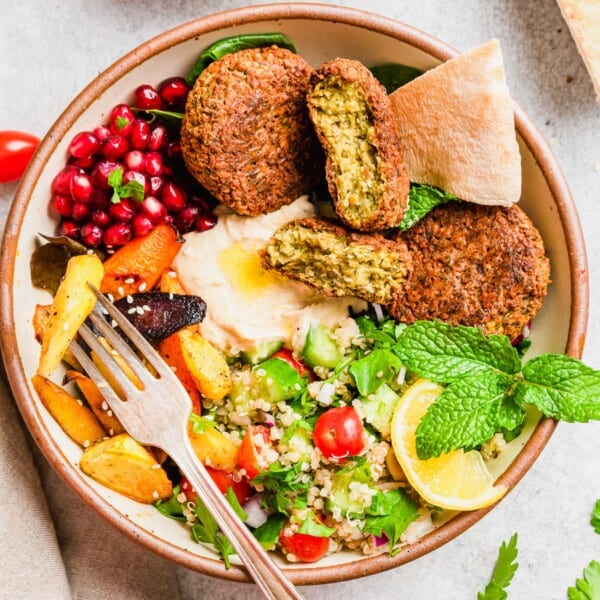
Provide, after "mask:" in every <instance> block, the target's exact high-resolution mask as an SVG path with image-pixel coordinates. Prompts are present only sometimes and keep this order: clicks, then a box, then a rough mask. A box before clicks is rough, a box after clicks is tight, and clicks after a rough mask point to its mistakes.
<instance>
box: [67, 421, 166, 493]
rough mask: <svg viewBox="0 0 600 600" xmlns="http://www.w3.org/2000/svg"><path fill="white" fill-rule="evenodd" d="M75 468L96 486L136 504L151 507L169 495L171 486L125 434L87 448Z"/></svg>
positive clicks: (164, 475)
mask: <svg viewBox="0 0 600 600" xmlns="http://www.w3.org/2000/svg"><path fill="white" fill-rule="evenodd" d="M79 466H80V467H81V470H82V471H83V472H84V473H86V474H87V475H89V476H90V477H92V478H93V479H95V480H96V481H97V482H98V483H101V484H102V485H105V486H106V487H108V488H110V489H111V490H114V491H115V492H118V493H119V494H123V495H124V496H127V497H129V498H132V499H133V500H137V501H138V502H143V503H145V504H152V503H153V502H156V501H157V500H166V499H167V498H170V497H171V495H172V494H173V485H172V484H171V481H170V480H169V478H168V477H167V474H166V472H165V471H164V469H162V467H161V466H160V465H159V463H158V462H156V460H155V459H154V456H153V455H152V454H151V453H150V452H149V451H148V450H147V449H146V448H144V446H142V445H141V444H139V443H138V442H136V441H135V440H134V439H133V438H132V437H131V436H129V435H128V434H126V433H121V434H120V435H116V436H114V437H111V438H108V439H106V440H104V441H102V442H99V443H98V444H95V445H93V446H90V447H89V448H87V449H86V450H85V451H84V453H83V456H82V457H81V460H80V461H79Z"/></svg>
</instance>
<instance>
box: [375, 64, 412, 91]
mask: <svg viewBox="0 0 600 600" xmlns="http://www.w3.org/2000/svg"><path fill="white" fill-rule="evenodd" d="M369 70H370V71H371V73H373V75H375V77H376V78H377V79H378V80H379V83H381V85H383V87H384V88H385V90H386V92H387V93H388V94H391V93H392V92H393V91H395V90H397V89H398V88H399V87H402V86H403V85H405V84H406V83H408V82H409V81H412V80H413V79H415V78H416V77H418V76H419V75H422V74H423V71H421V69H415V68H414V67H409V66H408V65H402V64H400V63H386V64H384V65H377V66H375V67H369Z"/></svg>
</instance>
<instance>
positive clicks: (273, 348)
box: [240, 340, 283, 365]
mask: <svg viewBox="0 0 600 600" xmlns="http://www.w3.org/2000/svg"><path fill="white" fill-rule="evenodd" d="M281 346H283V342H282V341H281V340H266V341H263V342H258V344H257V345H256V348H254V349H252V350H247V351H245V352H242V353H241V354H240V358H241V359H242V360H243V361H244V362H245V363H247V364H249V365H257V364H258V363H259V362H262V361H263V360H267V358H269V357H270V356H272V355H273V354H275V352H277V350H279V348H281Z"/></svg>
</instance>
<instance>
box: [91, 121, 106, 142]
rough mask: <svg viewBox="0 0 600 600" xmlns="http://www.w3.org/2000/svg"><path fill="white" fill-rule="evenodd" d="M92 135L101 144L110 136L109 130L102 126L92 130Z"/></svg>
mask: <svg viewBox="0 0 600 600" xmlns="http://www.w3.org/2000/svg"><path fill="white" fill-rule="evenodd" d="M94 135H95V136H96V139H97V140H98V142H99V143H102V142H103V141H104V140H105V139H106V138H107V137H108V136H109V135H110V129H109V128H108V127H105V126H104V125H99V126H98V127H96V129H94Z"/></svg>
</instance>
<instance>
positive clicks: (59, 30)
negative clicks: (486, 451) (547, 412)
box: [0, 0, 600, 600]
mask: <svg viewBox="0 0 600 600" xmlns="http://www.w3.org/2000/svg"><path fill="white" fill-rule="evenodd" d="M243 4H248V2H238V1H234V0H228V1H225V2H216V1H214V0H207V1H205V2H202V3H200V2H195V1H193V0H178V1H176V0H172V1H170V2H162V1H160V0H147V1H146V2H144V3H142V2H132V1H131V0H130V1H128V2H126V1H123V0H105V1H104V2H84V1H81V0H72V1H70V2H58V1H56V0H53V1H51V0H48V1H45V2H41V1H39V0H38V1H36V0H19V2H9V1H8V0H0V14H1V15H2V18H1V19H0V57H1V63H0V129H21V130H25V131H30V132H32V133H35V134H37V135H40V136H41V135H43V133H44V132H45V131H46V130H47V129H48V128H49V126H50V125H51V124H52V122H53V121H54V120H55V119H56V118H57V117H58V115H59V114H60V112H61V110H62V109H63V108H64V107H65V106H66V105H67V103H68V102H69V101H70V100H71V99H72V97H73V96H74V95H75V94H76V93H77V92H78V91H79V90H80V89H81V88H82V87H84V85H85V84H87V82H88V81H89V80H91V79H92V78H93V77H94V76H95V75H97V74H98V72H99V71H101V70H102V69H104V68H105V67H106V66H107V65H109V64H110V63H112V62H113V61H114V60H115V59H116V58H118V57H119V56H121V55H122V54H124V53H125V52H126V51H128V50H129V49H131V48H133V47H135V46H137V45H138V44H139V43H141V42H142V41H144V40H145V39H147V38H148V37H151V36H153V35H155V34H157V33H159V32H160V31H162V30H164V29H167V28H169V27H171V26H174V25H177V24H179V23H181V22H184V21H186V20H189V19H192V18H195V17H197V16H201V15H203V14H209V13H211V12H216V11H218V10H223V9H228V8H234V7H238V6H242V5H243ZM251 4H255V3H251ZM336 4H343V5H347V6H354V7H357V8H363V9H366V10H370V11H373V12H377V13H380V14H383V15H387V16H389V17H391V18H396V19H400V20H403V21H405V22H407V23H409V24H411V25H414V26H416V27H419V28H421V29H423V30H426V31H428V32H430V33H432V34H433V35H436V36H438V37H439V38H441V39H442V40H444V41H446V42H448V43H449V44H451V45H453V46H454V47H456V48H458V49H459V50H462V51H465V50H468V49H470V48H472V47H474V46H476V45H478V44H480V43H482V42H484V41H486V40H487V39H489V38H490V37H499V38H500V41H501V43H502V47H503V52H504V57H505V65H506V72H507V78H508V82H509V86H510V88H511V91H512V94H513V96H514V97H515V99H516V100H517V101H518V102H519V103H520V104H521V105H522V106H523V108H524V109H525V111H526V112H527V113H528V114H529V115H530V116H531V117H532V118H533V120H534V122H536V124H537V125H538V127H539V128H540V130H541V131H542V133H543V134H544V136H545V137H546V139H547V140H548V141H549V142H550V143H551V144H552V146H553V149H554V151H555V153H556V155H557V157H558V159H559V161H560V163H561V164H562V167H563V170H564V172H565V174H566V176H567V179H568V181H569V184H570V186H571V189H572V191H573V195H574V197H575V200H576V203H577V207H578V210H579V214H580V216H581V220H582V224H583V228H584V233H585V237H586V240H587V244H588V259H589V267H590V279H591V311H590V328H589V333H588V341H587V344H586V351H585V355H584V358H585V360H586V362H588V363H589V364H591V365H592V366H594V367H596V368H599V367H600V340H599V335H598V334H599V333H600V218H599V217H600V191H599V190H600V106H599V105H597V104H596V103H595V102H594V93H593V89H592V85H591V82H590V81H589V79H588V76H587V73H586V71H585V69H584V66H583V63H582V61H581V59H580V57H579V56H578V54H577V51H576V48H575V44H574V42H573V41H572V39H571V38H570V36H569V33H568V30H567V28H566V26H565V24H564V23H563V21H562V19H561V16H560V12H559V10H558V7H557V6H556V5H555V3H554V0H535V1H533V2H524V1H522V0H455V1H454V2H444V1H442V0H419V2H413V1H409V0H369V2H367V1H366V0H354V1H349V2H336ZM15 189H16V186H15V185H12V184H11V185H0V215H2V216H3V215H5V214H6V211H7V210H8V206H9V203H10V199H11V197H12V194H13V193H14V191H15ZM5 417H6V415H2V418H3V419H4V418H5ZM38 461H39V468H40V472H41V474H42V480H43V483H44V485H45V486H46V489H47V492H48V494H49V507H50V512H51V514H52V515H53V518H54V520H55V525H56V529H57V535H58V539H59V542H60V543H61V544H63V549H64V554H65V562H66V566H67V571H68V572H69V579H70V583H71V587H72V590H73V595H74V596H75V597H77V598H86V599H88V598H96V597H97V598H102V597H105V598H107V597H115V598H142V597H143V598H159V597H160V598H164V597H170V598H178V597H180V598H183V599H185V600H191V599H200V598H208V597H213V598H231V599H234V598H235V599H238V598H239V599H240V600H241V599H252V598H258V597H259V596H258V594H257V593H256V591H255V590H253V589H252V588H251V587H249V586H241V585H238V584H233V583H229V582H222V581H219V580H217V579H212V578H209V577H205V576H202V575H198V574H195V573H192V572H189V571H186V570H184V569H176V571H177V572H176V575H177V581H178V585H175V583H174V581H175V580H174V579H173V580H172V581H171V578H170V577H169V576H171V575H172V573H170V568H169V567H168V565H167V564H166V563H164V561H161V563H160V566H161V572H162V575H161V577H162V581H161V583H162V585H157V586H156V587H155V586H153V585H148V586H146V587H145V589H141V588H139V587H138V588H134V585H135V584H134V583H132V582H135V581H136V578H135V577H134V575H135V574H134V573H131V572H130V571H131V570H135V569H136V566H135V565H136V563H135V562H129V564H128V572H129V575H130V577H123V579H122V580H119V579H118V577H119V576H120V575H116V580H114V581H112V582H111V583H112V584H113V585H112V593H111V594H110V595H109V594H108V593H105V594H104V595H103V594H102V593H101V591H100V590H101V586H102V584H103V582H106V581H107V578H109V579H110V577H111V572H110V571H109V570H105V571H104V572H103V573H102V574H101V575H100V574H98V577H94V576H93V574H92V575H89V573H90V572H92V573H93V571H90V570H89V569H88V570H87V571H86V570H85V569H83V565H80V566H81V567H82V568H81V569H78V568H77V566H76V565H77V557H76V554H74V550H75V549H77V548H78V547H81V548H83V547H85V546H86V545H89V544H92V543H95V544H97V541H98V540H97V538H96V537H95V535H94V527H96V528H98V530H102V529H101V528H104V529H106V526H105V525H104V523H101V522H99V521H96V520H97V517H96V516H95V515H93V514H92V513H91V512H89V509H87V508H85V507H83V506H82V505H81V503H80V502H79V501H78V499H77V498H75V497H74V495H73V494H72V493H71V492H70V491H69V490H68V489H67V488H66V487H65V486H64V485H63V484H62V482H60V481H59V480H58V479H57V478H56V476H55V475H54V474H53V473H51V472H49V469H48V468H47V467H46V466H45V464H44V461H43V460H40V459H39V457H38ZM599 465H600V424H597V423H595V424H590V425H568V424H561V425H560V426H559V427H558V430H557V432H556V434H555V435H554V436H553V438H552V440H551V441H550V443H549V444H548V446H547V447H546V449H545V450H544V452H543V453H542V456H541V457H540V459H539V460H538V461H537V462H536V464H535V465H534V467H533V468H532V469H531V471H530V472H529V473H528V474H527V475H526V476H525V478H524V479H523V480H522V482H521V483H520V484H519V485H518V486H517V488H516V489H515V490H514V491H513V492H512V493H511V494H510V495H509V496H508V497H507V498H506V499H505V500H504V501H503V502H502V503H501V504H500V506H499V507H497V508H496V509H495V510H494V511H492V513H491V514H489V515H488V516H487V517H485V518H484V519H483V521H481V522H480V523H478V524H477V525H475V526H474V527H473V528H472V529H471V530H469V531H468V532H467V533H465V534H464V535H463V536H461V537H460V538H458V539H457V540H455V541H453V542H451V543H449V544H447V545H446V546H445V547H443V548H441V549H439V550H437V551H436V552H434V553H432V554H430V555H429V556H426V557H424V558H421V559H419V560H417V561H416V562H413V563H410V564H408V565H405V566H403V567H401V568H399V569H396V570H394V571H390V572H387V573H383V574H380V575H376V576H372V577H369V578H365V579H360V580H355V581H352V582H347V583H343V584H336V585H325V586H317V587H306V588H304V589H303V593H304V594H305V595H306V597H307V598H310V599H315V600H327V599H334V598H336V599H337V598H340V597H346V598H361V600H370V599H375V598H377V599H382V598H400V597H402V598H411V599H414V600H426V599H430V598H440V599H441V598H444V599H455V598H456V599H463V598H475V597H476V593H477V591H478V590H480V589H483V587H484V586H485V583H486V582H487V580H488V578H489V575H490V573H491V569H492V567H493V564H494V561H495V558H496V552H497V548H498V546H499V544H500V542H501V541H502V540H506V539H508V538H509V537H510V535H511V534H512V533H513V532H515V531H516V532H518V534H519V562H520V565H521V566H520V568H519V570H518V571H517V574H516V576H515V578H514V581H513V584H512V586H511V588H510V593H509V597H510V598H536V599H537V598H550V597H552V598H564V597H566V589H567V587H568V586H569V585H572V584H573V582H574V580H575V578H576V577H578V576H580V574H581V571H582V569H583V567H584V566H585V565H587V564H588V562H589V561H590V560H591V559H593V558H595V559H600V536H598V535H597V534H595V533H594V531H593V530H592V528H591V527H590V525H589V515H590V511H591V509H592V507H593V504H594V502H595V500H596V498H599V497H600V467H599ZM7 492H8V493H11V491H10V490H5V489H4V488H3V493H4V494H6V493H7ZM73 511H87V512H88V513H89V523H90V528H89V530H86V536H87V537H86V539H77V535H78V532H77V531H74V530H73V528H72V527H70V519H69V513H70V514H71V515H73ZM14 525H15V527H21V528H22V530H23V533H22V536H23V543H24V544H27V539H28V533H27V523H25V522H22V523H15V524H14ZM113 533H114V532H112V531H107V532H105V533H103V536H105V537H102V539H103V540H105V539H110V542H109V543H110V544H111V548H109V549H106V548H104V545H103V544H98V546H99V549H98V553H102V552H103V551H105V552H109V551H110V553H111V556H112V557H113V559H114V558H116V557H118V556H119V555H122V553H123V552H128V551H133V550H132V545H131V543H130V542H128V541H127V540H124V538H122V537H121V536H120V535H112V534H113ZM92 540H95V541H94V542H93V541H92ZM120 544H123V546H122V547H121V546H120ZM3 546H4V544H3ZM116 546H117V547H116ZM142 555H143V554H142ZM117 562H118V561H117ZM1 565H2V559H1V558H0V570H1ZM138 568H140V567H138ZM141 568H149V567H148V566H145V565H143V566H142V567H141ZM163 569H164V570H163ZM84 572H85V573H86V577H88V578H89V579H88V580H87V581H86V580H84V579H82V576H81V574H82V573H84ZM115 573H117V574H118V573H119V571H118V568H117V569H116V570H115ZM167 573H168V576H166V575H165V574H167ZM138 575H139V576H140V577H139V578H138V579H146V580H148V581H149V582H151V581H152V578H153V576H155V575H156V571H154V570H152V571H149V572H147V573H140V574H138ZM4 576H5V577H6V573H5V574H4ZM165 576H166V580H165ZM29 577H31V578H35V577H36V572H35V570H34V571H31V572H30V573H29ZM8 578H9V579H10V574H9V575H8ZM40 583H42V582H40ZM92 584H93V585H92ZM92 588H93V590H92ZM115 590H118V592H116V593H115ZM0 596H2V592H1V591H0ZM13 597H14V596H13ZM29 597H31V596H29Z"/></svg>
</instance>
